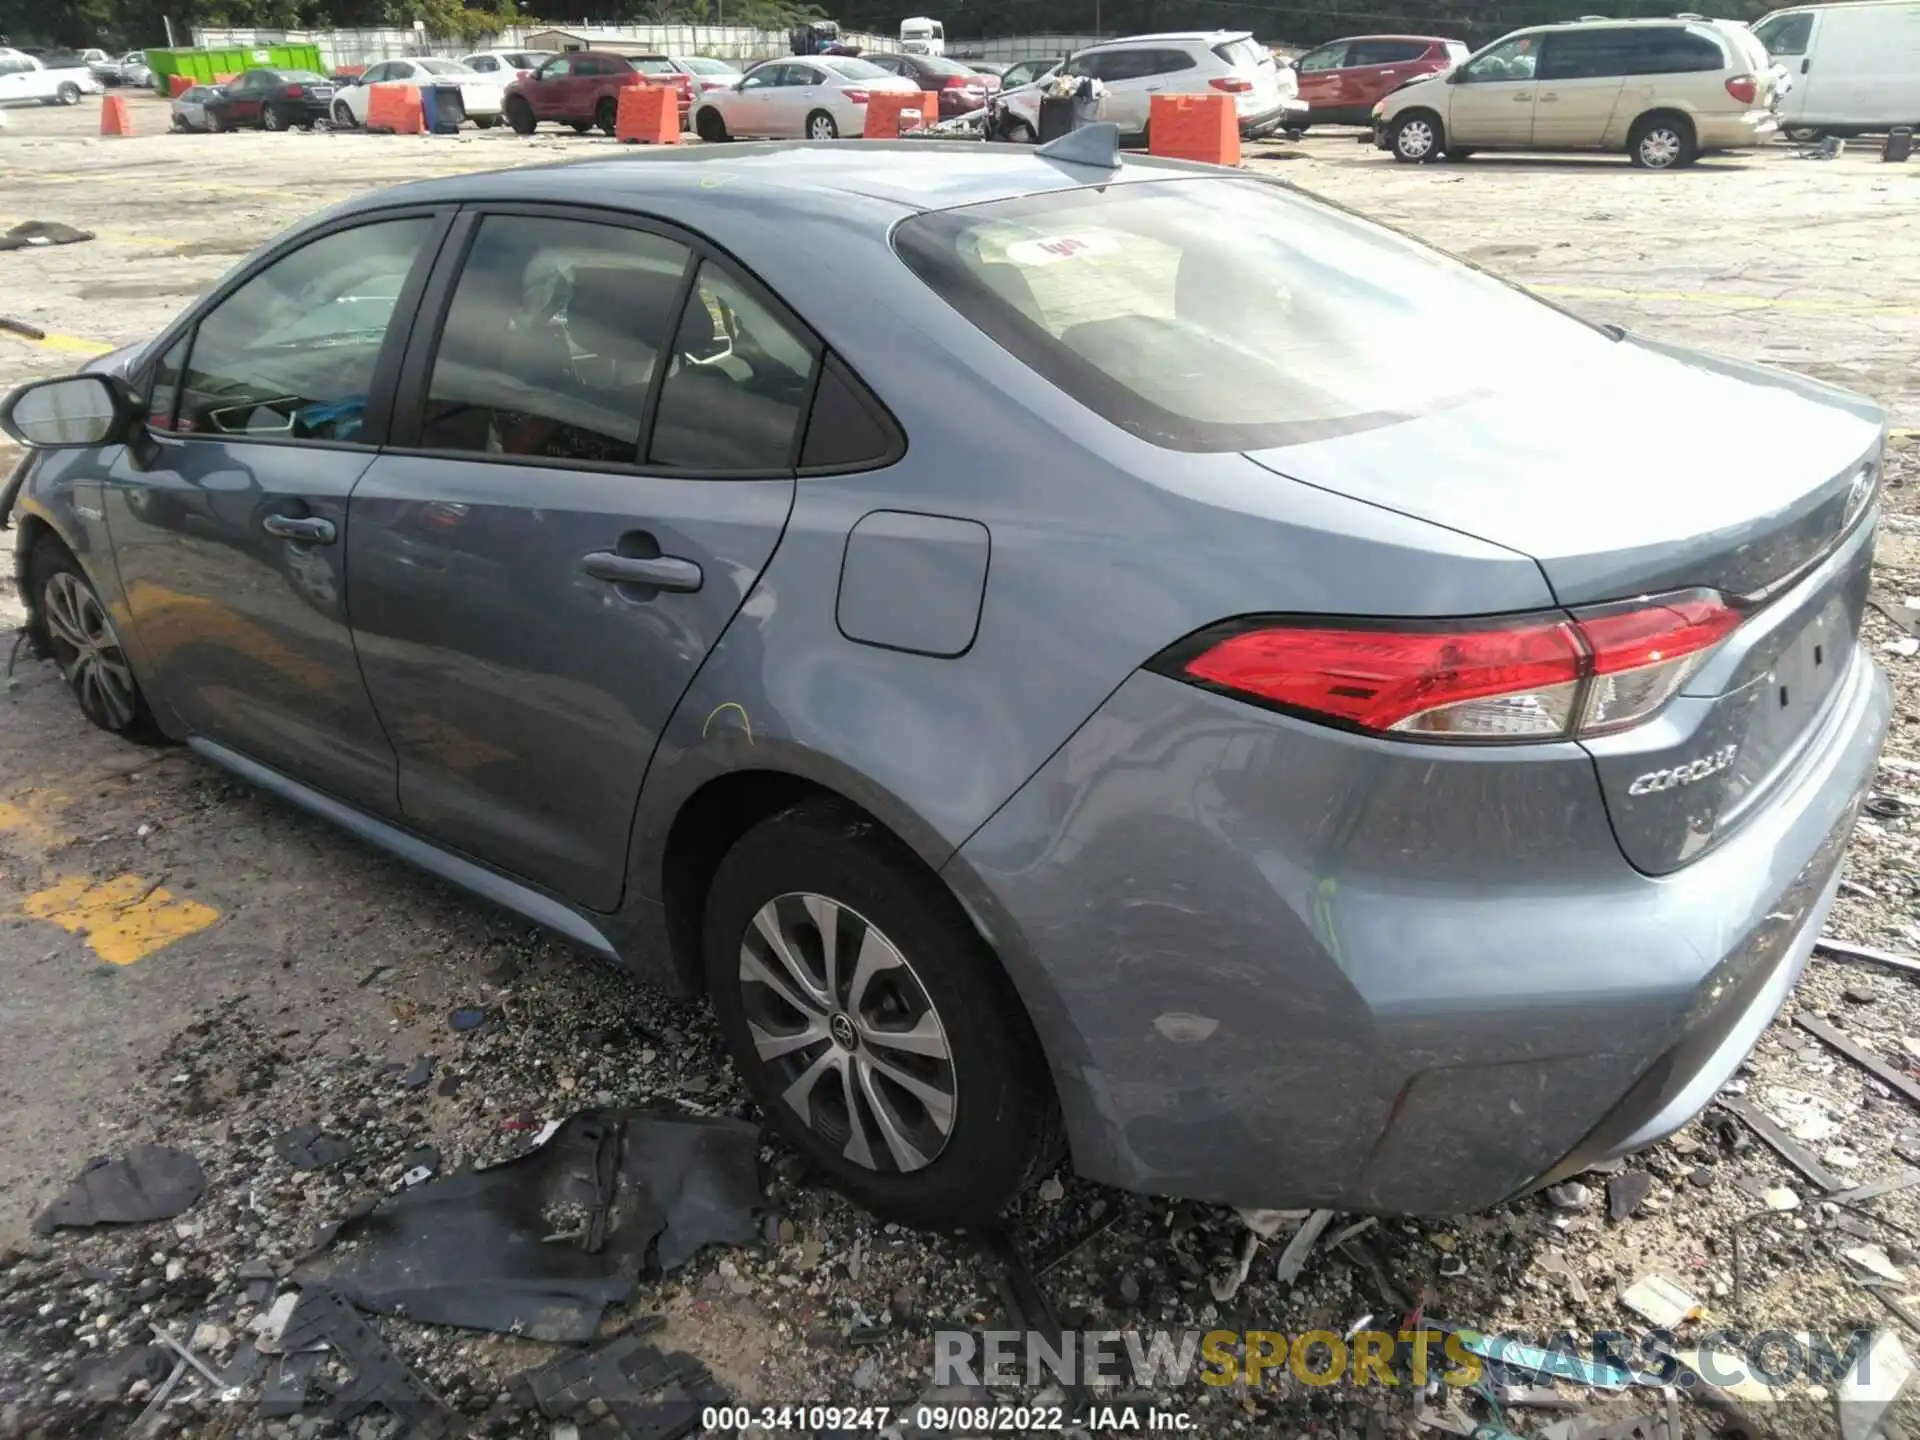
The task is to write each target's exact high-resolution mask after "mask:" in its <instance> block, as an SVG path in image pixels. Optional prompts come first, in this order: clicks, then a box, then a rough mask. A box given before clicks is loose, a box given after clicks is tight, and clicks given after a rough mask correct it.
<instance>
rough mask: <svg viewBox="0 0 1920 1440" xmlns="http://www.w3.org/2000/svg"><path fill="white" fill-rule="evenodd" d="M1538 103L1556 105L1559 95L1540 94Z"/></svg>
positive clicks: (1558, 101)
mask: <svg viewBox="0 0 1920 1440" xmlns="http://www.w3.org/2000/svg"><path fill="white" fill-rule="evenodd" d="M1540 103H1541V104H1542V105H1558V104H1559V103H1560V97H1559V96H1558V95H1542V96H1541V97H1540Z"/></svg>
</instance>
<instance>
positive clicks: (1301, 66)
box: [1293, 40, 1348, 75]
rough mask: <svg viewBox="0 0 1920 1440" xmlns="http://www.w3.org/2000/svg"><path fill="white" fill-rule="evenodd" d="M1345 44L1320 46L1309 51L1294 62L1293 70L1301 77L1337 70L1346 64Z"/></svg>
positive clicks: (1342, 42) (1344, 42)
mask: <svg viewBox="0 0 1920 1440" xmlns="http://www.w3.org/2000/svg"><path fill="white" fill-rule="evenodd" d="M1347 48H1348V47H1347V43H1346V41H1344V40H1343V41H1341V42H1340V43H1339V44H1337V45H1322V46H1321V47H1320V48H1319V49H1318V50H1309V51H1308V52H1307V53H1306V54H1305V55H1302V56H1301V57H1300V58H1299V59H1298V60H1296V61H1295V62H1294V66H1293V68H1294V69H1296V70H1298V71H1299V72H1300V73H1301V74H1303V75H1312V74H1315V73H1316V72H1318V71H1321V70H1339V69H1342V68H1344V67H1345V65H1346V63H1347Z"/></svg>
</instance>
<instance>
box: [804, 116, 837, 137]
mask: <svg viewBox="0 0 1920 1440" xmlns="http://www.w3.org/2000/svg"><path fill="white" fill-rule="evenodd" d="M839 138H840V127H839V125H837V124H835V123H834V118H833V116H831V115H829V114H828V113H827V112H826V111H824V110H816V111H814V112H813V113H812V114H811V115H809V116H807V139H809V140H838V139H839Z"/></svg>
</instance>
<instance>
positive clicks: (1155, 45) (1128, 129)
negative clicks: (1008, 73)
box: [1002, 30, 1307, 144]
mask: <svg viewBox="0 0 1920 1440" xmlns="http://www.w3.org/2000/svg"><path fill="white" fill-rule="evenodd" d="M1061 73H1064V74H1067V75H1090V76H1092V77H1093V78H1094V79H1096V80H1098V81H1099V82H1100V83H1101V84H1102V85H1103V86H1104V87H1105V88H1106V94H1105V96H1104V97H1103V98H1102V103H1101V108H1100V117H1101V118H1102V119H1103V120H1111V121H1112V122H1113V123H1114V124H1116V125H1118V126H1119V127H1120V133H1121V136H1122V137H1123V138H1124V139H1126V140H1127V141H1129V142H1130V143H1134V144H1138V143H1141V142H1143V141H1144V140H1145V139H1146V134H1147V121H1148V117H1149V115H1150V113H1151V111H1152V109H1153V97H1154V96H1155V95H1183V94H1200V95H1206V94H1225V95H1231V96H1232V97H1233V108H1234V109H1235V110H1236V111H1238V112H1239V117H1240V134H1241V137H1242V138H1243V139H1249V140H1251V139H1254V138H1255V137H1257V136H1261V135H1268V134H1271V133H1272V132H1273V131H1275V130H1281V129H1290V128H1293V127H1295V126H1298V125H1301V124H1303V123H1304V122H1305V120H1306V118H1307V104H1306V102H1305V101H1304V100H1302V99H1301V98H1300V85H1299V81H1298V80H1297V79H1295V77H1294V73H1293V70H1292V68H1291V67H1289V66H1282V65H1279V64H1276V63H1275V61H1274V58H1273V56H1272V55H1270V54H1268V53H1267V50H1266V48H1265V47H1264V46H1262V45H1260V44H1259V43H1258V42H1257V41H1255V40H1254V38H1253V36H1252V35H1251V34H1250V33H1249V32H1248V31H1245V30H1183V31H1180V32H1178V33H1174V34H1168V35H1130V36H1128V37H1127V38H1126V39H1124V40H1108V41H1105V42H1104V43H1102V44H1099V45H1090V46H1088V47H1087V48H1086V49H1085V50H1081V51H1078V52H1076V53H1075V54H1074V55H1073V56H1071V57H1070V58H1069V59H1068V60H1067V63H1066V64H1065V65H1063V66H1062V67H1061ZM1043 88H1044V87H1043V86H1042V85H1040V84H1034V85H1030V86H1026V87H1024V88H1022V89H1019V90H1015V91H1013V92H1012V93H1011V94H1003V96H1002V101H1003V103H1004V106H1005V109H1006V111H1007V113H1008V117H1009V118H1008V123H1007V126H1006V130H1007V133H1008V135H1009V137H1010V138H1013V139H1019V140H1030V139H1032V138H1034V137H1035V136H1037V135H1038V134H1039V133H1040V97H1041V94H1042V91H1043ZM1023 127H1024V131H1025V133H1021V132H1022V129H1023Z"/></svg>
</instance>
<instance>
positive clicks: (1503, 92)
mask: <svg viewBox="0 0 1920 1440" xmlns="http://www.w3.org/2000/svg"><path fill="white" fill-rule="evenodd" d="M1539 50H1540V36H1538V35H1516V36H1514V37H1513V38H1512V39H1511V40H1506V41H1502V42H1501V43H1500V44H1498V45H1496V46H1494V47H1493V49H1491V50H1489V51H1487V52H1486V53H1485V54H1483V55H1480V56H1479V57H1477V58H1476V59H1474V60H1473V61H1472V62H1470V63H1469V64H1468V65H1467V66H1466V67H1465V68H1464V69H1463V70H1462V71H1461V72H1460V77H1459V79H1460V83H1459V84H1457V85H1448V86H1446V87H1445V93H1446V94H1447V97H1448V99H1447V114H1446V117H1445V118H1446V124H1447V139H1448V140H1450V141H1452V142H1454V143H1456V144H1460V145H1497V146H1504V147H1508V148H1512V149H1524V148H1525V147H1526V146H1527V144H1528V143H1529V142H1531V141H1532V139H1533V110H1534V96H1535V95H1536V93H1537V92H1538V91H1539V89H1540V84H1539V81H1538V80H1537V79H1535V77H1534V67H1535V66H1536V65H1537V64H1538V63H1539V59H1540V55H1539Z"/></svg>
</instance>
